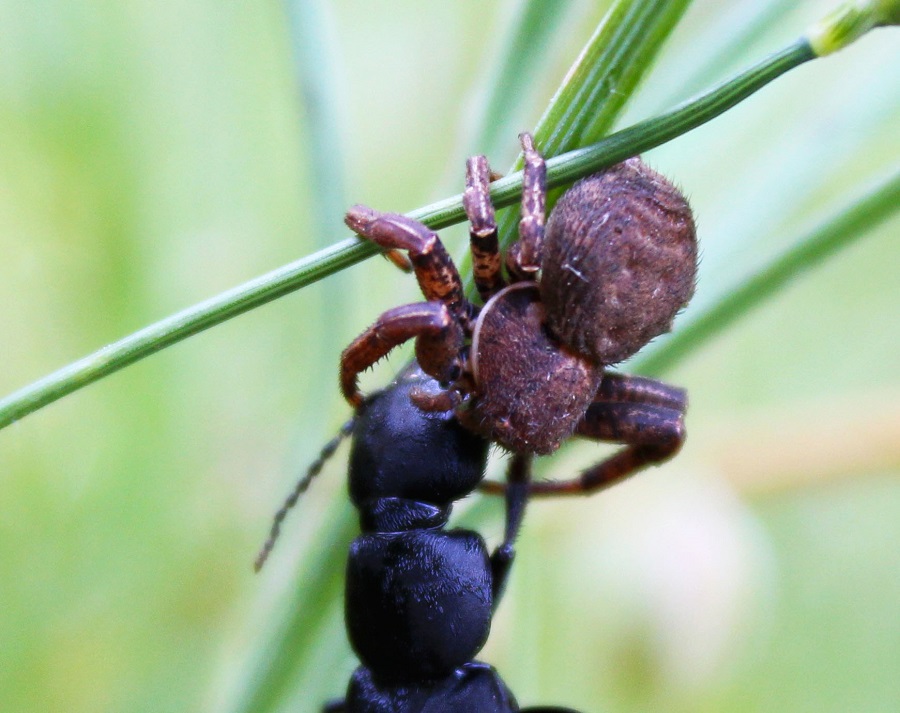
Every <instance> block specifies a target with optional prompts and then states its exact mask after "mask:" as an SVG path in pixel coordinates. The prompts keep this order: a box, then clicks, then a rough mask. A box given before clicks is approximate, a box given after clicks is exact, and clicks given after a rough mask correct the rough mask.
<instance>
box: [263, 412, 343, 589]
mask: <svg viewBox="0 0 900 713" xmlns="http://www.w3.org/2000/svg"><path fill="white" fill-rule="evenodd" d="M354 425H356V414H354V416H353V418H351V419H350V420H349V421H347V423H345V424H344V425H343V426H341V430H339V431H338V432H337V435H335V437H334V438H332V439H331V440H330V441H328V443H326V444H325V446H324V447H323V448H322V450H321V451H319V457H318V458H316V459H315V460H314V461H313V462H312V463H310V464H309V468H307V469H306V473H304V474H303V477H302V478H300V480H298V481H297V484H296V485H295V486H294V489H293V490H292V491H291V494H290V495H288V496H287V499H286V500H285V501H284V504H283V505H282V506H281V507H280V508H279V510H278V512H276V513H275V517H274V518H273V519H272V528H271V529H270V530H269V537H268V539H266V541H265V544H263V546H262V549H261V550H260V551H259V554H258V555H256V560H254V562H253V569H254V570H255V571H256V572H259V571H260V570H261V569H262V567H263V565H264V564H265V563H266V560H267V559H268V558H269V554H270V553H271V552H272V548H273V547H275V541H276V540H277V539H278V535H279V534H281V523H283V522H284V519H285V518H286V517H287V515H288V513H289V512H290V511H291V508H293V507H294V505H296V504H297V500H299V499H300V496H301V495H302V494H303V493H305V492H306V490H307V489H308V488H309V485H310V483H312V481H313V478H315V477H316V476H317V475H318V474H319V473H320V472H322V468H323V467H324V465H325V463H327V462H328V459H329V458H331V456H333V455H334V452H335V451H336V450H337V449H338V446H339V445H341V441H343V440H344V439H345V438H346V437H347V436H349V435H350V434H351V433H352V432H353V426H354Z"/></svg>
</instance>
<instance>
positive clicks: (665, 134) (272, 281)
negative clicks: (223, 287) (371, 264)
mask: <svg viewBox="0 0 900 713" xmlns="http://www.w3.org/2000/svg"><path fill="white" fill-rule="evenodd" d="M814 56H815V55H814V54H813V52H812V50H811V49H810V47H809V44H808V43H807V42H806V41H805V40H804V41H799V42H796V43H795V44H793V45H791V46H790V47H788V48H787V49H785V50H782V51H781V52H778V53H776V54H774V55H772V56H770V57H768V58H766V59H764V60H763V61H762V62H760V63H759V64H757V65H755V66H754V67H751V68H750V69H749V70H747V71H745V72H742V73H740V74H738V75H737V76H736V77H734V78H732V79H730V80H728V81H726V82H723V83H722V84H720V85H719V86H718V87H716V88H714V89H712V90H710V91H709V92H706V93H705V94H702V95H700V96H699V97H696V98H695V99H692V100H689V101H687V102H684V103H683V104H681V105H680V106H678V107H676V108H675V109H673V110H671V111H669V112H667V113H665V114H662V115H661V116H659V117H656V118H655V119H649V120H647V121H642V122H640V123H638V124H635V125H634V126H631V127H629V128H627V129H623V130H622V131H619V132H617V133H615V134H612V135H611V136H609V137H607V138H606V139H604V140H603V141H601V142H599V143H597V144H595V145H594V146H591V147H588V148H584V149H578V150H576V151H572V152H570V153H567V154H564V155H562V156H557V157H556V158H553V159H550V160H549V161H548V162H547V179H548V184H549V185H550V186H551V187H552V186H560V185H564V184H567V183H571V182H572V181H575V180H577V179H578V178H581V177H583V176H586V175H588V174H590V173H593V172H595V171H598V170H600V169H602V168H605V167H606V166H609V165H611V164H613V163H616V162H618V161H621V160H623V159H625V158H627V157H628V156H632V155H634V154H636V153H640V152H641V151H646V150H648V149H651V148H653V147H654V146H658V145H660V144H662V143H664V142H666V141H669V140H671V139H673V138H675V137H677V136H680V135H681V134H684V133H686V132H688V131H690V130H691V129H694V128H696V127H698V126H700V125H701V124H705V123H706V122H708V121H710V120H711V119H713V118H715V117H716V116H719V115H720V114H722V113H723V112H724V111H727V110H728V109H730V108H731V107H732V106H734V105H735V104H737V103H738V102H740V101H742V100H743V99H745V98H747V97H748V96H750V95H751V94H753V93H754V92H756V91H758V90H759V89H761V88H762V87H764V86H765V85H766V84H768V83H769V82H771V81H772V80H774V79H776V78H777V77H779V76H781V75H782V74H784V73H785V72H787V71H789V70H791V69H793V68H794V67H797V66H799V65H800V64H803V63H804V62H806V61H808V60H810V59H813V58H814ZM521 190H522V174H521V172H517V173H515V174H511V175H509V176H506V177H504V178H502V179H500V180H498V181H496V182H495V183H493V184H492V187H491V196H492V198H493V200H494V203H495V205H497V206H498V207H501V206H507V205H510V204H512V203H513V202H514V201H515V200H516V199H517V198H518V196H519V194H520V193H521ZM410 216H411V217H413V218H415V219H418V220H421V221H422V222H424V223H425V224H427V225H429V226H430V227H432V228H434V229H440V228H443V227H446V226H448V225H451V224H453V223H457V222H460V221H462V220H463V219H464V212H463V207H462V196H461V195H456V196H454V197H452V198H448V199H446V200H443V201H440V202H438V203H433V204H432V205H429V206H427V207H425V208H422V209H419V210H417V211H414V212H412V213H410ZM375 252H376V249H375V248H374V247H373V246H372V244H371V243H368V242H364V241H361V240H357V239H355V238H351V239H348V240H343V241H341V242H339V243H336V244H335V245H332V246H331V247H329V248H326V249H324V250H322V251H319V252H317V253H315V254H314V255H312V256H309V257H307V258H303V259H301V260H298V261H297V262H294V263H291V264H289V265H286V266H284V267H281V268H279V269H277V270H273V271H272V272H270V273H267V274H265V275H263V276H261V277H258V278H256V279H254V280H251V281H250V282H247V283H244V284H243V285H239V286H238V287H236V288H233V289H231V290H229V291H227V292H224V293H222V294H220V295H218V296H216V297H213V298H211V299H209V300H206V301H205V302H202V303H200V304H198V305H195V306H193V307H190V308H188V309H186V310H183V311H181V312H178V313H177V314H175V315H173V316H171V317H168V318H166V319H163V320H162V321H160V322H157V323H155V324H152V325H150V326H148V327H146V328H144V329H142V330H141V331H139V332H136V333H134V334H132V335H129V336H128V337H125V338H124V339H121V340H119V341H118V342H115V343H113V344H110V345H109V346H106V347H104V348H103V349H101V350H99V351H97V352H95V353H94V354H91V355H89V356H87V357H85V358H83V359H80V360H79V361H77V362H74V363H73V364H70V365H68V366H66V367H64V368H62V369H60V370H59V371H56V372H54V373H52V374H50V375H49V376H46V377H44V378H43V379H40V380H39V381H37V382H35V383H33V384H31V385H29V386H26V387H25V388H23V389H20V390H19V391H16V392H15V393H13V394H11V395H9V396H7V397H6V398H4V399H3V400H2V401H0V428H3V427H4V426H7V425H9V424H10V423H12V422H14V421H16V420H18V419H20V418H22V417H23V416H26V415H27V414H29V413H32V412H34V411H36V410H37V409H39V408H41V407H43V406H46V405H47V404H50V403H52V402H54V401H56V400H57V399H60V398H62V397H63V396H65V395H67V394H70V393H72V392H73V391H76V390H77V389H80V388H82V387H84V386H86V385H88V384H90V383H93V382H94V381H97V380H98V379H101V378H103V377H105V376H108V375H110V374H112V373H114V372H116V371H118V370H119V369H121V368H123V367H125V366H128V365H129V364H133V363H135V362H136V361H139V360H140V359H143V358H144V357H147V356H149V355H151V354H154V353H156V352H158V351H160V350H161V349H164V348H166V347H168V346H171V345H173V344H176V343H177V342H179V341H181V340H182V339H185V338H187V337H189V336H191V335H194V334H197V333H198V332H201V331H203V330H205V329H208V328H209V327H212V326H214V325H216V324H220V323H222V322H224V321H226V320H229V319H231V318H233V317H236V316H238V315H239V314H243V313H244V312H246V311H248V310H250V309H253V308H255V307H259V306H261V305H263V304H265V303H267V302H269V301H271V300H273V299H276V298H278V297H281V296H283V295H286V294H288V293H289V292H292V291H294V290H297V289H300V288H301V287H305V286H306V285H309V284H311V283H313V282H315V281H317V280H321V279H322V278H324V277H326V276H328V275H331V274H333V273H335V272H337V271H339V270H341V269H343V268H345V267H349V266H350V265H353V264H355V263H357V262H359V261H361V260H363V259H365V258H367V257H369V256H371V255H373V254H374V253H375Z"/></svg>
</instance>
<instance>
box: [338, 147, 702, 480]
mask: <svg viewBox="0 0 900 713" xmlns="http://www.w3.org/2000/svg"><path fill="white" fill-rule="evenodd" d="M520 140H521V143H522V149H523V152H524V158H525V172H524V185H523V192H522V216H521V221H520V223H519V240H518V241H517V242H516V243H515V244H514V245H513V246H512V247H511V248H510V249H509V250H508V251H507V254H506V259H505V267H506V272H507V274H508V280H507V279H505V278H504V276H503V274H502V270H501V257H500V253H499V249H498V244H497V225H496V222H495V219H494V208H493V205H492V203H491V199H490V188H489V182H490V175H491V174H490V168H489V166H488V163H487V159H486V158H485V157H484V156H475V157H473V158H470V159H469V161H468V163H467V165H466V190H465V193H464V201H463V202H464V205H465V210H466V215H467V216H468V218H469V221H470V224H471V227H470V236H471V251H472V257H473V273H474V281H475V285H476V287H477V289H478V293H479V295H480V296H481V299H482V301H483V302H484V306H483V307H480V308H479V307H478V306H477V305H475V304H473V303H471V302H469V301H468V300H467V299H466V298H465V297H464V295H463V287H462V281H461V279H460V276H459V273H458V271H457V269H456V267H455V265H454V264H453V261H452V260H451V259H450V256H449V255H448V254H447V251H446V250H445V249H444V246H443V245H442V243H441V241H440V239H439V238H438V236H437V235H436V234H435V233H434V232H432V231H431V230H430V229H429V228H428V227H426V226H425V225H423V224H421V223H419V222H416V221H414V220H412V219H410V218H407V217H405V216H402V215H398V214H394V213H379V212H377V211H374V210H372V209H371V208H366V207H364V206H354V207H353V208H351V209H350V211H349V212H348V213H347V216H346V223H347V225H348V226H349V227H350V228H351V229H353V230H354V231H355V232H356V233H358V234H359V235H360V236H362V237H364V238H367V239H369V240H372V241H374V242H375V243H377V244H378V245H379V246H381V247H382V248H385V249H387V250H404V251H407V253H408V254H409V257H410V261H411V262H412V265H413V268H414V270H415V274H416V278H417V279H418V282H419V285H420V287H421V289H422V293H423V295H424V296H425V300H426V301H425V302H419V303H416V304H409V305H403V306H401V307H395V308H394V309H391V310H388V311H387V312H385V313H384V314H382V315H381V317H380V318H379V319H378V320H377V321H376V322H375V324H374V325H372V326H371V327H369V328H368V329H367V330H366V331H365V332H363V334H361V335H360V336H359V337H357V338H356V339H355V340H354V341H353V342H352V343H351V344H350V346H348V347H347V349H346V350H345V351H344V353H343V355H342V357H341V387H342V390H343V393H344V395H345V396H346V398H347V399H348V400H349V401H350V403H351V404H353V405H354V406H359V404H361V403H362V394H361V393H360V392H359V391H358V388H357V377H358V375H359V373H360V372H361V371H362V370H364V369H366V368H368V367H370V366H371V365H372V364H374V363H375V362H376V361H378V360H379V359H381V358H382V357H383V356H385V355H386V354H388V352H390V351H391V350H392V349H393V348H394V347H396V346H397V345H399V344H401V343H403V342H405V341H407V340H408V339H411V338H413V337H415V339H416V358H417V359H418V361H419V364H420V365H421V367H422V369H423V370H424V371H425V372H426V373H427V374H429V375H430V376H432V377H434V378H435V379H437V380H438V381H439V382H440V383H441V384H442V386H443V387H444V390H443V391H442V392H440V393H438V394H437V395H434V394H414V395H413V396H412V398H413V400H414V401H415V403H416V405H417V406H419V408H421V409H423V410H430V411H447V410H451V409H453V410H455V412H456V416H457V418H458V419H459V421H460V422H461V423H462V424H463V425H464V426H465V427H467V428H469V429H470V430H472V431H474V432H476V433H478V434H480V435H482V436H484V437H486V438H488V439H490V440H492V441H494V442H495V443H498V444H499V445H501V446H502V447H504V448H506V449H508V450H510V451H512V452H515V453H525V454H546V453H550V452H552V451H554V450H555V449H556V448H558V447H559V445H560V443H561V442H563V441H564V440H566V439H567V438H569V437H571V436H573V435H578V436H584V437H587V438H591V439H595V440H609V441H616V442H620V443H624V444H625V445H626V448H624V449H623V450H621V451H620V452H618V453H616V454H615V455H613V456H612V457H611V458H609V459H607V460H606V461H604V462H602V463H600V464H599V465H597V466H594V467H593V468H590V469H589V470H587V471H585V472H584V473H582V475H581V477H580V478H578V479H576V480H572V481H565V482H547V483H534V484H532V486H531V490H532V492H535V493H544V494H554V493H570V492H588V491H591V490H595V489H597V488H600V487H603V486H605V485H608V484H610V483H612V482H615V481H617V480H620V479H622V478H624V477H626V476H627V475H630V474H631V473H633V472H634V471H636V470H638V469H640V468H642V467H643V466H645V465H649V464H651V463H658V462H661V461H663V460H666V459H667V458H669V457H671V456H672V455H674V454H675V453H676V452H677V451H678V450H679V448H680V447H681V444H682V442H683V440H684V423H683V419H684V411H685V408H686V395H685V392H684V391H683V390H682V389H678V388H676V387H673V386H669V385H666V384H663V383H661V382H658V381H654V380H651V379H645V378H639V377H634V376H627V375H623V374H618V373H612V372H608V371H607V367H609V366H610V365H612V364H616V363H618V362H620V361H622V360H624V359H626V358H628V357H629V356H631V355H632V354H634V353H635V352H637V351H638V350H639V349H640V348H641V347H643V346H644V345H645V344H646V343H647V342H648V341H650V340H651V339H653V338H654V337H656V336H657V335H659V334H662V333H663V332H666V331H668V330H669V329H670V328H671V324H672V320H673V318H674V317H675V315H676V313H677V312H678V311H679V310H680V309H681V308H682V307H684V305H685V304H687V302H688V300H689V299H690V297H691V295H692V293H693V290H694V281H695V276H696V265H697V244H696V234H695V229H694V222H693V218H692V215H691V210H690V207H689V206H688V204H687V201H686V200H685V198H684V197H683V196H682V195H681V193H680V192H679V191H678V190H677V189H676V188H675V187H674V186H673V185H672V184H671V183H669V182H668V181H667V180H666V179H665V178H663V177H662V176H660V175H659V174H657V173H656V172H654V171H653V170H651V169H650V168H648V167H647V166H646V165H645V164H644V163H642V162H641V160H640V159H639V158H632V159H629V160H627V161H624V162H623V163H620V164H618V165H615V166H612V167H611V168H608V169H606V170H605V171H602V172H600V173H597V174H594V175H592V176H588V177H587V178H585V179H583V180H581V181H580V182H578V183H576V184H575V185H574V186H572V188H571V189H569V190H568V191H567V192H566V193H565V194H564V195H563V196H562V197H561V198H560V200H559V202H558V203H557V205H556V208H555V209H554V210H553V212H552V213H551V215H550V218H549V220H548V221H547V224H546V228H545V225H544V213H545V208H544V207H545V202H546V168H545V165H544V160H543V158H542V157H541V156H540V155H539V154H538V152H537V151H536V150H535V147H534V143H533V140H532V138H531V136H530V135H528V134H522V135H521V136H520ZM496 487H497V488H499V487H501V486H499V485H498V486H496ZM488 489H495V488H493V486H488Z"/></svg>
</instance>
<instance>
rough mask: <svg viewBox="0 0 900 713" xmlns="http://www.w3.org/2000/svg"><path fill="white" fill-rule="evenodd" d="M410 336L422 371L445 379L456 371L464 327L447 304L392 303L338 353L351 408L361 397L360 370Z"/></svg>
mask: <svg viewBox="0 0 900 713" xmlns="http://www.w3.org/2000/svg"><path fill="white" fill-rule="evenodd" d="M413 337H416V359H417V360H418V361H419V365H420V366H421V367H422V371H424V372H425V373H426V374H428V375H429V376H432V377H434V378H435V379H437V380H438V381H445V382H446V381H452V380H453V379H455V378H456V377H457V376H458V375H459V373H458V372H459V370H460V367H459V353H460V349H462V345H463V331H462V327H461V326H460V324H459V322H458V321H457V320H456V319H454V317H453V315H452V314H451V313H450V310H449V308H448V306H447V305H446V304H444V303H443V302H418V303H416V304H410V305H402V306H400V307H394V308H393V309H389V310H388V311H387V312H385V313H383V314H382V315H381V317H379V318H378V320H377V321H376V322H375V324H373V325H372V326H371V327H369V328H368V329H367V330H366V331H365V332H363V333H362V334H360V335H359V336H358V337H357V338H356V339H354V340H353V341H352V342H351V343H350V345H349V346H348V347H347V348H346V349H345V350H344V352H343V354H341V391H342V392H343V394H344V397H345V398H346V399H347V401H349V402H350V404H351V405H352V406H353V407H354V408H358V407H359V406H360V405H361V404H362V401H363V396H362V394H361V393H360V392H359V389H358V387H357V377H358V376H359V374H360V372H362V371H364V370H365V369H368V368H369V367H370V366H372V365H373V364H374V363H375V362H377V361H378V360H379V359H381V358H382V357H383V356H386V355H387V354H388V352H390V351H391V350H392V349H393V348H394V347H396V346H398V345H400V344H402V343H403V342H405V341H407V340H409V339H412V338H413Z"/></svg>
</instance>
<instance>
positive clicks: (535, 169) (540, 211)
mask: <svg viewBox="0 0 900 713" xmlns="http://www.w3.org/2000/svg"><path fill="white" fill-rule="evenodd" d="M519 141H520V142H521V143H522V155H523V158H524V161H525V170H524V174H525V175H524V179H523V185H522V217H521V219H520V220H519V240H518V242H516V243H515V244H514V245H513V246H512V247H511V248H510V249H509V251H508V252H507V255H506V269H507V270H508V271H509V273H510V274H511V275H514V276H515V277H516V279H517V280H533V279H534V277H535V274H536V273H537V271H538V270H539V269H540V267H541V260H542V259H543V253H544V223H545V218H546V215H545V214H546V203H547V167H546V165H545V164H544V159H543V157H542V156H541V155H540V154H539V153H538V152H537V150H536V149H535V147H534V139H533V138H532V137H531V134H528V133H522V134H519Z"/></svg>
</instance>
